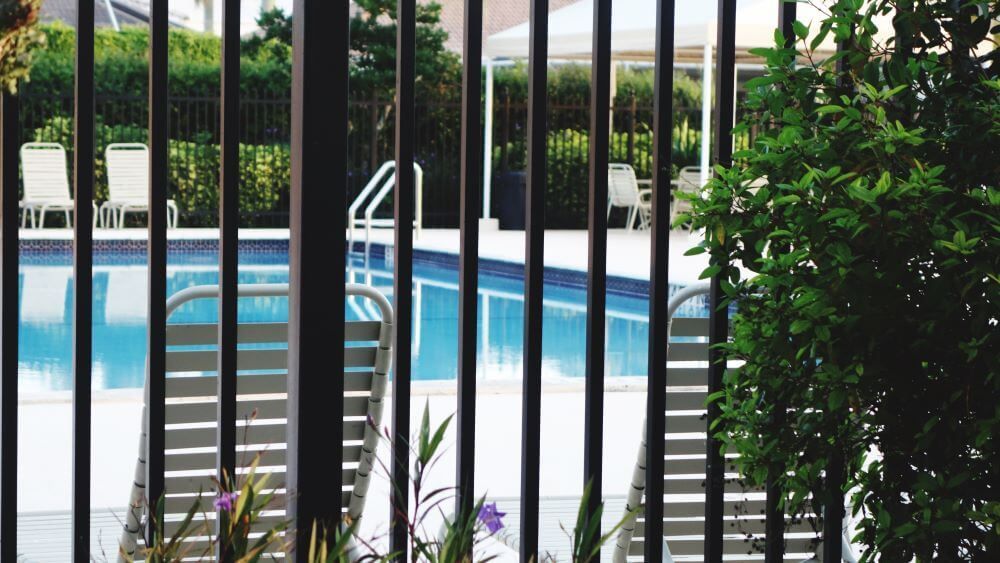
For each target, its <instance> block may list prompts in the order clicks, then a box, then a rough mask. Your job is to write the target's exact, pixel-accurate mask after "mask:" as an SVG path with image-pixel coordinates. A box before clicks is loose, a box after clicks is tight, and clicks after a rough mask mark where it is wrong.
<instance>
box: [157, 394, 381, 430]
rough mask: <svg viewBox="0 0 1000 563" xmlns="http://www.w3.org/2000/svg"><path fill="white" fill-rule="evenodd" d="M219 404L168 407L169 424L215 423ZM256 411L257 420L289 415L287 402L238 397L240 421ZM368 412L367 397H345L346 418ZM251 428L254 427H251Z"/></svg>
mask: <svg viewBox="0 0 1000 563" xmlns="http://www.w3.org/2000/svg"><path fill="white" fill-rule="evenodd" d="M216 410H217V404H216V402H215V401H214V400H213V401H212V402H199V403H194V402H190V403H176V404H168V405H167V424H196V423H199V422H215V420H216ZM254 410H256V411H257V413H256V414H257V416H256V419H257V420H266V419H284V418H285V417H286V416H287V415H288V406H287V401H286V400H285V399H284V397H282V398H280V399H259V398H251V399H246V398H242V397H237V402H236V416H237V417H239V418H240V419H247V418H249V417H250V416H251V415H252V414H253V412H254ZM367 411H368V398H367V397H345V398H344V416H365V413H366V412H367ZM251 428H253V426H252V425H251Z"/></svg>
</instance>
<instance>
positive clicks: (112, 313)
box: [18, 249, 700, 392]
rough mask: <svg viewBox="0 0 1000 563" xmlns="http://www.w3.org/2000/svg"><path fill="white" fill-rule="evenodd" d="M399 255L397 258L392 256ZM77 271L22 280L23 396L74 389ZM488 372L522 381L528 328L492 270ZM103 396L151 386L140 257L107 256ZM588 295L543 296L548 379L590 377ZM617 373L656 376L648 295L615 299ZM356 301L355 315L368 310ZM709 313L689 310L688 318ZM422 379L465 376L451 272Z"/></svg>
mask: <svg viewBox="0 0 1000 563" xmlns="http://www.w3.org/2000/svg"><path fill="white" fill-rule="evenodd" d="M390 256H391V255H390ZM215 260H216V255H215V254H214V253H212V252H204V251H202V252H198V251H191V252H185V251H179V252H175V251H171V252H170V255H169V261H168V267H167V277H168V279H167V294H168V295H171V294H173V293H175V292H177V291H179V290H181V289H183V288H185V287H189V286H193V285H202V284H213V283H216V282H217V280H218V272H217V269H216V266H215V263H214V261H215ZM391 270H392V268H391V264H387V263H386V261H385V260H384V259H383V258H382V257H381V256H375V257H373V258H372V260H371V262H370V263H369V264H368V267H367V268H366V267H365V266H364V265H363V263H362V262H361V261H360V260H359V259H354V260H352V261H351V262H350V264H349V267H348V268H347V270H346V277H345V279H346V280H347V281H353V282H356V283H368V284H371V285H374V286H375V287H377V288H379V289H380V290H381V291H383V292H384V293H386V294H387V295H390V296H391V293H392V273H391ZM72 275H73V271H72V265H71V261H70V256H69V254H68V253H65V252H51V253H44V252H43V253H36V254H33V255H31V256H29V257H27V258H26V259H24V260H23V261H22V265H21V271H20V327H21V332H20V342H19V353H20V356H19V363H18V366H19V377H20V386H21V390H22V391H24V392H38V391H53V390H68V389H70V388H71V379H72V378H71V365H72V364H71V360H72V334H73V331H72V283H71V282H72ZM239 280H240V283H280V282H287V281H288V253H287V250H284V249H269V250H264V251H256V252H241V254H240V273H239ZM479 286H480V287H479V339H478V341H479V342H478V350H479V354H478V358H479V368H478V374H479V377H480V379H482V380H514V381H516V380H519V379H520V377H521V346H522V334H523V332H522V329H523V307H524V302H523V280H522V279H521V277H520V276H519V275H516V274H513V273H510V272H492V273H488V272H485V271H484V272H481V273H480V281H479ZM93 299H94V300H93V306H94V350H93V362H94V363H93V377H94V388H95V389H130V388H140V387H142V384H143V379H144V369H145V353H146V326H145V323H146V304H145V300H146V268H145V266H144V255H143V254H140V253H135V252H133V253H131V254H130V253H113V252H110V253H105V254H102V255H101V256H99V257H97V258H95V266H94V297H93ZM585 303H586V292H585V291H584V290H583V289H582V288H580V287H573V284H572V283H559V282H553V283H546V284H545V290H544V320H543V323H544V335H543V341H542V353H543V360H542V372H543V377H545V378H547V379H553V378H579V377H582V376H583V374H584V358H585V354H584V349H585V320H586V308H585ZM607 306H608V315H607V317H608V320H607V370H608V371H607V373H608V375H609V376H611V377H621V376H644V375H645V374H646V357H647V356H646V346H647V343H646V339H647V335H648V320H647V314H648V301H647V299H646V298H644V297H642V296H641V295H619V294H613V295H609V296H608V300H607ZM359 307H360V304H358V303H351V302H348V304H347V315H348V317H349V318H350V319H356V318H358V317H359V316H360V315H365V314H366V312H365V311H364V310H363V309H361V308H359ZM699 312H700V311H699V309H698V308H696V307H689V308H688V309H686V310H684V311H682V314H686V315H693V314H698V313H699ZM215 314H216V311H215V304H214V302H209V301H207V300H204V301H203V302H202V303H200V304H199V306H197V307H195V306H192V305H187V306H185V307H182V308H181V309H179V310H178V311H177V312H176V313H175V314H174V315H173V316H172V317H171V319H170V320H171V322H208V321H211V320H213V319H214V318H215ZM239 315H240V319H241V320H260V321H264V320H271V321H277V320H286V319H287V318H288V301H287V299H283V298H282V299H274V298H271V299H253V300H251V299H241V300H240V309H239ZM413 318H414V325H413V378H414V379H415V380H449V379H454V378H455V377H456V371H457V367H456V364H457V347H458V272H457V271H456V270H455V269H454V267H451V266H449V265H447V264H441V263H432V262H430V261H426V260H422V261H418V262H416V263H415V264H414V299H413Z"/></svg>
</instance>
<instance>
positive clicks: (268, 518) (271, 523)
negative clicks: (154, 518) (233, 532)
mask: <svg viewBox="0 0 1000 563" xmlns="http://www.w3.org/2000/svg"><path fill="white" fill-rule="evenodd" d="M207 514H209V515H210V516H211V515H212V513H211V512H209V513H207ZM285 521H287V518H286V517H285V516H284V515H280V514H263V515H261V516H258V517H257V521H255V522H254V523H253V524H252V525H251V526H250V530H251V533H263V532H266V531H268V530H271V529H272V528H274V527H275V526H277V525H279V524H281V523H282V522H285ZM206 522H207V523H208V524H209V525H214V524H215V519H214V518H208V519H203V518H198V519H197V520H196V521H195V522H194V523H193V524H192V527H189V528H188V530H189V531H190V530H192V529H195V530H198V532H201V530H203V529H204V525H205V523H206ZM180 524H181V523H180V522H165V523H164V524H163V528H164V533H165V534H166V536H167V537H173V535H174V534H175V533H177V530H178V528H180ZM198 532H196V534H197V533H198ZM199 535H200V534H199Z"/></svg>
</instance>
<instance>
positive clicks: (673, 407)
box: [667, 389, 708, 411]
mask: <svg viewBox="0 0 1000 563" xmlns="http://www.w3.org/2000/svg"><path fill="white" fill-rule="evenodd" d="M707 397H708V393H707V392H706V391H705V390H703V389H699V390H693V389H692V390H687V389H685V390H683V391H680V390H675V389H668V390H667V410H668V411H702V410H705V399H706V398H707Z"/></svg>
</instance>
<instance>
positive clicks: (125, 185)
mask: <svg viewBox="0 0 1000 563" xmlns="http://www.w3.org/2000/svg"><path fill="white" fill-rule="evenodd" d="M104 161H105V163H106V165H107V168H108V201H105V202H104V203H103V204H102V205H101V210H100V217H101V225H102V226H104V227H114V228H119V229H120V228H122V227H124V226H125V213H128V212H132V213H136V212H146V211H149V148H147V147H146V145H144V144H142V143H111V144H110V145H108V147H107V148H106V149H105V150H104ZM177 215H178V210H177V202H175V201H174V200H172V199H168V200H167V225H168V226H169V227H171V228H176V227H177Z"/></svg>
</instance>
